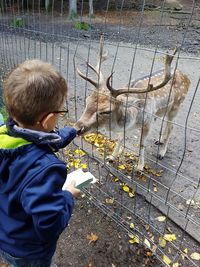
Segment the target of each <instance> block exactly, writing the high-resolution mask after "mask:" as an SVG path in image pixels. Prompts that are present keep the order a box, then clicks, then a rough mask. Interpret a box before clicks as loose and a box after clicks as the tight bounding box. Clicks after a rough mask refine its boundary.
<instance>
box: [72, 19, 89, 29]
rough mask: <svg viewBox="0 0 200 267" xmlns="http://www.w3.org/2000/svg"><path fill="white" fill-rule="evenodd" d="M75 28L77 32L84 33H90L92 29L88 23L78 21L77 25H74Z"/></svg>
mask: <svg viewBox="0 0 200 267" xmlns="http://www.w3.org/2000/svg"><path fill="white" fill-rule="evenodd" d="M74 28H75V29H77V30H84V31H88V30H90V29H91V25H90V24H88V23H86V22H80V21H77V22H76V23H75V24H74Z"/></svg>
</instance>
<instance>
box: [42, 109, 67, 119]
mask: <svg viewBox="0 0 200 267" xmlns="http://www.w3.org/2000/svg"><path fill="white" fill-rule="evenodd" d="M51 113H54V114H59V115H60V116H61V117H63V116H65V114H66V113H68V109H67V110H55V111H50V112H48V113H47V114H45V115H44V116H43V117H42V118H41V120H40V121H39V122H42V121H43V120H44V119H45V118H46V117H47V116H48V115H49V114H51Z"/></svg>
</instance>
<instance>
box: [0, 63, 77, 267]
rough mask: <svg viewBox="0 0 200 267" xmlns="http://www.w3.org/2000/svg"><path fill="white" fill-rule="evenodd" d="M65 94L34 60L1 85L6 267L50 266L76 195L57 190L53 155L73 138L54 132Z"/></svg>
mask: <svg viewBox="0 0 200 267" xmlns="http://www.w3.org/2000/svg"><path fill="white" fill-rule="evenodd" d="M67 91H68V88H67V84H66V82H65V80H64V78H63V77H62V76H61V75H60V74H59V73H58V72H57V71H56V70H55V69H54V68H53V66H51V65H50V64H48V63H44V62H42V61H40V60H27V61H25V62H24V63H22V64H21V65H19V66H18V67H17V68H15V69H14V70H13V71H12V72H11V73H10V74H9V76H8V77H7V79H6V81H5V83H4V92H3V94H4V102H5V106H6V109H7V111H8V114H9V119H8V121H7V124H6V125H3V126H1V127H0V218H1V219H0V256H1V257H2V258H3V260H4V261H5V262H7V263H8V264H9V265H10V266H16V267H22V266H23V267H30V266H31V267H36V266H37V267H49V266H51V259H52V256H53V254H54V252H55V249H56V242H57V240H58V237H59V235H60V234H61V233H62V231H63V230H64V228H65V227H66V226H67V224H68V221H69V219H70V217H71V214H72V209H73V206H74V200H73V196H76V195H77V194H78V193H79V190H78V189H76V188H75V187H74V185H73V184H70V185H69V186H68V188H67V190H66V191H63V190H62V187H63V184H64V182H65V179H66V176H67V170H66V165H65V163H64V162H62V161H60V160H59V159H58V158H57V157H56V155H55V154H54V152H56V151H58V149H60V148H63V147H65V146H66V145H68V144H69V143H70V142H71V141H72V140H73V139H74V138H75V136H76V130H75V129H74V128H70V127H64V128H63V129H61V130H60V131H58V132H55V131H54V128H55V126H56V124H57V121H58V116H59V113H61V112H62V109H63V106H64V102H65V99H66V97H67ZM66 253H67V251H66Z"/></svg>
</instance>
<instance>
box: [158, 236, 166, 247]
mask: <svg viewBox="0 0 200 267" xmlns="http://www.w3.org/2000/svg"><path fill="white" fill-rule="evenodd" d="M166 244H167V241H166V240H165V239H164V238H163V237H162V236H161V237H159V246H160V247H161V248H164V247H165V246H166Z"/></svg>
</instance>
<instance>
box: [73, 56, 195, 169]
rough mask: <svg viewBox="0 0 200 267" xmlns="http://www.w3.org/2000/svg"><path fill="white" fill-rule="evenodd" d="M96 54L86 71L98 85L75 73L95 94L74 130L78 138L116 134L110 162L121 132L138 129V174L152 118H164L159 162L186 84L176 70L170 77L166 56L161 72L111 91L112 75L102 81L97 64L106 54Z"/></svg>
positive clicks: (188, 81) (89, 99) (119, 140)
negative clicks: (88, 134) (94, 132)
mask: <svg viewBox="0 0 200 267" xmlns="http://www.w3.org/2000/svg"><path fill="white" fill-rule="evenodd" d="M100 52H101V53H100V54H101V56H100V59H99V60H98V63H97V66H96V67H93V66H92V65H90V64H89V63H88V67H89V68H91V69H92V70H93V71H94V72H95V73H96V74H97V75H98V82H96V81H94V80H92V79H91V78H89V77H87V76H85V75H84V74H83V73H81V72H80V70H78V69H77V71H78V74H79V75H80V76H81V77H82V78H83V79H85V80H87V81H89V82H90V83H91V84H92V85H93V86H94V89H95V90H94V91H93V92H92V93H91V95H89V96H88V97H87V99H86V107H85V109H84V111H83V113H82V115H81V117H80V119H79V120H78V121H77V122H76V124H75V127H76V129H77V131H78V133H79V134H84V133H86V132H88V131H89V130H94V129H95V130H97V129H98V130H100V129H102V128H105V129H107V130H111V131H113V132H115V133H118V142H117V144H116V147H115V149H114V151H113V153H112V155H110V156H109V157H108V159H109V160H114V159H116V157H117V156H118V155H119V151H120V147H121V144H122V142H123V139H124V137H125V136H124V134H125V132H129V133H134V130H135V129H136V128H140V129H141V128H142V134H141V140H140V145H141V146H140V154H139V159H138V164H137V167H136V168H137V169H138V170H142V169H143V167H144V146H145V140H146V138H147V136H148V134H149V131H150V128H151V125H152V121H153V120H152V119H153V118H154V117H155V116H158V117H163V116H165V118H166V125H165V128H164V130H163V132H162V135H161V137H160V140H159V141H158V142H157V144H158V145H160V149H159V154H158V158H159V159H162V158H163V157H164V155H165V153H166V151H167V146H168V142H169V137H170V134H171V131H172V128H173V124H172V121H173V119H174V118H175V116H176V115H177V113H178V110H179V108H180V105H181V103H182V102H183V100H184V98H185V95H186V94H187V91H188V89H189V85H190V80H189V79H188V77H187V76H186V75H184V74H183V73H182V72H181V71H180V70H176V71H175V72H174V73H173V75H172V74H171V62H172V59H173V57H174V54H175V53H174V54H173V55H168V54H167V55H166V60H165V69H164V70H162V71H159V72H156V73H154V74H152V75H151V77H149V76H146V77H144V78H141V79H138V80H137V81H133V82H131V84H130V87H125V88H121V89H118V90H115V89H114V88H113V87H112V86H111V84H110V80H111V77H112V74H111V75H110V76H109V77H108V78H107V79H104V77H103V74H102V72H101V71H100V64H101V63H102V62H103V61H105V60H106V58H107V54H102V51H100ZM124 129H125V130H124Z"/></svg>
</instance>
